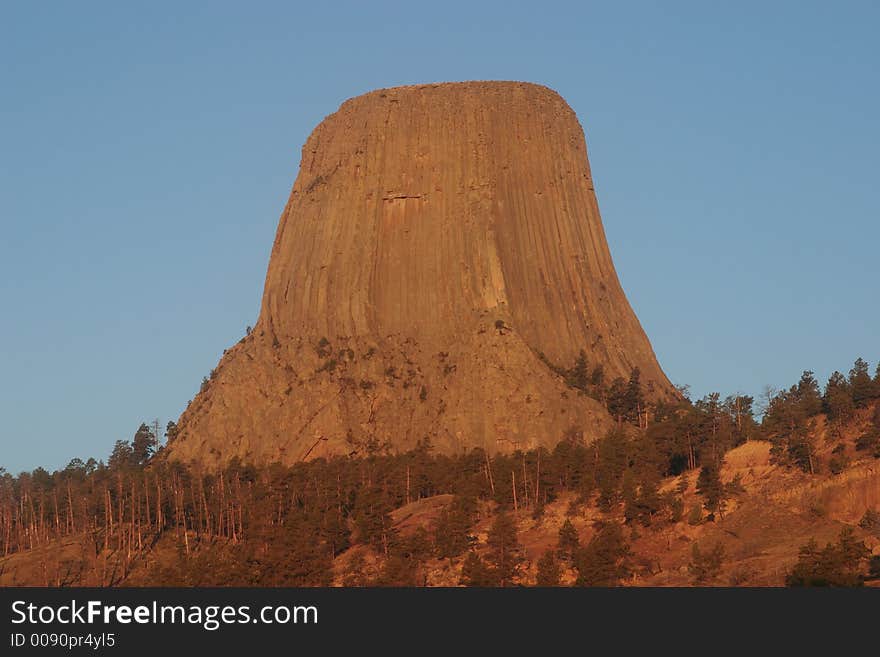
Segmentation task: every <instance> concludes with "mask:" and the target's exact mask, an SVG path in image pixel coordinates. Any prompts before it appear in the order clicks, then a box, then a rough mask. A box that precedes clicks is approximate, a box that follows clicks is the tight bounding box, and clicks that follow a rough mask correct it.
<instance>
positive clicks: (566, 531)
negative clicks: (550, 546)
mask: <svg viewBox="0 0 880 657" xmlns="http://www.w3.org/2000/svg"><path fill="white" fill-rule="evenodd" d="M556 547H557V549H558V550H559V554H560V555H562V556H564V557H566V558H568V559H574V557H575V554H577V551H578V550H579V549H580V547H581V541H580V536H579V535H578V530H577V529H576V528H575V526H574V525H573V524H572V523H571V520H569V519H568V518H566V519H565V522H563V523H562V527H560V528H559V542H558V543H557V545H556Z"/></svg>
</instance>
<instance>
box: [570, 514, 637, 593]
mask: <svg viewBox="0 0 880 657" xmlns="http://www.w3.org/2000/svg"><path fill="white" fill-rule="evenodd" d="M629 554H630V551H629V546H628V545H627V543H626V539H625V538H624V536H623V528H622V527H621V526H620V525H619V524H617V523H615V522H611V523H607V524H604V525H601V526H600V527H599V531H598V532H597V533H596V535H595V536H593V538H592V539H591V540H590V542H589V543H588V544H587V546H586V547H585V548H583V549H581V550H580V551H579V552H578V554H577V559H576V561H575V567H576V568H577V571H578V576H577V581H576V582H575V583H576V584H577V586H616V585H617V584H618V583H619V581H620V579H621V578H623V577H625V576H626V574H627V572H628V564H627V559H628V557H629Z"/></svg>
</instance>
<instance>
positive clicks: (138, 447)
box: [131, 423, 157, 465]
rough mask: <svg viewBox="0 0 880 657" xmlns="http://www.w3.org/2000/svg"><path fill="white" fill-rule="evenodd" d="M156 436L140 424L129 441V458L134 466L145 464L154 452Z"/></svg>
mask: <svg viewBox="0 0 880 657" xmlns="http://www.w3.org/2000/svg"><path fill="white" fill-rule="evenodd" d="M156 444H157V440H156V435H155V433H153V430H152V429H151V428H150V427H148V426H147V425H146V424H144V423H141V426H140V427H138V430H137V431H136V432H135V434H134V438H133V439H132V441H131V458H132V462H133V463H134V464H135V465H140V464H142V463H146V462H147V461H149V460H150V457H151V456H152V455H153V453H154V452H155V451H156Z"/></svg>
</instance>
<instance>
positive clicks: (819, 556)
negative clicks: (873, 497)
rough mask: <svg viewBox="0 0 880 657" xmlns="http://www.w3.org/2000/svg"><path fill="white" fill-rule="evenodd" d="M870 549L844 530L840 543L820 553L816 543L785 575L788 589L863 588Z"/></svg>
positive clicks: (809, 546)
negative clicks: (803, 587)
mask: <svg viewBox="0 0 880 657" xmlns="http://www.w3.org/2000/svg"><path fill="white" fill-rule="evenodd" d="M870 554H871V553H870V550H869V549H868V548H867V547H866V546H865V544H864V543H863V542H861V541H857V540H856V539H855V538H854V535H853V530H852V528H851V527H846V528H844V529H843V530H842V531H841V533H840V536H839V537H838V540H837V543H836V544H832V543H828V544H827V545H826V546H825V548H824V549H822V550H820V549H819V546H818V545H817V544H816V541H815V540H811V541H810V542H809V543H807V544H806V545H804V546H803V547H801V550H800V554H799V557H798V562H797V563H796V564H795V566H794V568H793V569H792V570H791V572H790V573H789V574H788V575H787V576H786V578H785V583H786V584H787V585H788V586H861V585H862V583H863V582H864V580H865V575H864V565H863V564H864V562H865V561H867V559H868V558H869V557H870Z"/></svg>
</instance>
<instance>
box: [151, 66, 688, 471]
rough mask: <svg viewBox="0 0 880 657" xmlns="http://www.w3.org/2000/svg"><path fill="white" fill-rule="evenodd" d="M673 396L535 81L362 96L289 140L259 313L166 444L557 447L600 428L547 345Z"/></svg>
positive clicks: (557, 104)
mask: <svg viewBox="0 0 880 657" xmlns="http://www.w3.org/2000/svg"><path fill="white" fill-rule="evenodd" d="M581 350H583V351H584V352H585V353H586V355H587V360H588V362H589V364H590V365H591V366H595V365H601V366H602V367H603V368H604V371H605V376H606V379H607V380H610V379H612V378H614V377H617V376H621V377H624V378H627V377H628V376H629V374H630V372H631V370H632V369H633V368H634V367H638V368H639V369H640V371H641V373H642V382H643V384H646V385H647V387H648V389H649V394H650V395H652V396H654V397H663V396H671V395H673V394H674V391H673V388H672V386H671V385H670V383H669V381H668V380H667V379H666V377H665V375H664V374H663V372H662V370H661V368H660V366H659V364H658V363H657V361H656V358H655V356H654V354H653V351H652V349H651V345H650V343H649V342H648V339H647V337H646V336H645V334H644V331H643V330H642V328H641V326H640V325H639V322H638V320H637V319H636V316H635V314H634V313H633V311H632V309H631V308H630V306H629V303H628V302H627V300H626V297H625V296H624V293H623V290H622V289H621V286H620V283H619V281H618V279H617V275H616V273H615V270H614V265H613V263H612V261H611V256H610V253H609V250H608V245H607V244H606V241H605V235H604V231H603V228H602V222H601V219H600V216H599V209H598V206H597V203H596V197H595V193H594V190H593V182H592V177H591V174H590V168H589V164H588V161H587V151H586V144H585V142H584V135H583V131H582V129H581V126H580V124H579V123H578V120H577V118H576V116H575V114H574V112H573V111H572V110H571V108H570V107H569V106H568V105H567V104H566V103H565V101H564V100H563V99H562V98H561V97H560V96H559V95H558V94H556V93H555V92H553V91H551V90H550V89H547V88H545V87H542V86H538V85H534V84H525V83H517V82H466V83H449V84H434V85H421V86H411V87H399V88H394V89H384V90H379V91H374V92H371V93H368V94H365V95H363V96H359V97H357V98H353V99H351V100H349V101H346V102H345V103H343V104H342V106H341V107H340V108H339V110H338V111H337V112H336V113H334V114H332V115H330V116H329V117H327V118H326V119H325V120H324V121H323V122H322V123H321V124H320V125H319V126H318V127H317V128H316V129H315V131H314V132H313V133H312V135H311V136H310V137H309V139H308V141H307V142H306V144H305V146H304V148H303V153H302V162H301V165H300V171H299V175H298V176H297V179H296V182H295V183H294V186H293V190H292V192H291V194H290V200H289V201H288V204H287V207H286V208H285V210H284V213H283V214H282V216H281V221H280V224H279V227H278V232H277V235H276V237H275V242H274V245H273V248H272V255H271V259H270V262H269V268H268V273H267V276H266V285H265V290H264V294H263V302H262V309H261V313H260V318H259V321H258V322H257V323H256V326H255V328H254V330H253V331H252V332H251V333H250V334H249V335H248V336H246V337H245V338H244V339H243V340H242V341H241V342H240V343H239V344H237V345H235V346H234V347H232V348H231V349H229V350H228V351H227V352H226V353H225V355H224V356H223V358H222V360H221V361H220V363H219V365H218V367H217V368H216V370H215V372H214V374H213V376H212V378H211V380H210V381H209V382H208V384H207V385H206V386H204V389H203V391H202V392H201V393H200V394H199V395H198V396H197V397H196V399H195V400H194V401H193V403H192V404H191V405H190V407H189V408H188V409H187V410H186V412H185V413H184V414H183V416H182V417H181V420H180V423H179V426H180V433H179V436H178V437H177V438H176V440H175V441H174V442H173V443H172V444H171V445H170V446H169V448H168V454H169V455H170V457H171V458H177V459H182V460H192V459H198V460H202V461H204V462H207V463H209V464H212V463H213V464H216V463H219V462H222V461H224V460H227V459H229V458H231V457H233V456H238V457H240V458H242V459H243V460H248V461H254V462H266V461H274V460H280V461H282V462H287V463H289V462H293V461H297V460H301V459H306V458H315V457H318V456H327V455H330V454H339V453H343V454H348V453H352V452H355V453H364V452H365V451H369V450H371V449H383V448H389V449H400V450H403V449H409V448H412V447H414V446H415V445H416V444H417V443H418V441H421V440H424V439H428V440H429V441H430V442H431V444H432V445H433V446H434V447H435V448H436V449H440V450H443V451H447V452H453V451H458V450H461V449H463V448H468V447H475V446H481V447H484V448H486V449H488V450H489V451H498V450H511V449H516V448H518V447H523V448H525V447H531V446H535V445H537V444H542V445H547V446H553V445H555V444H556V443H557V442H558V441H559V440H560V439H561V438H562V436H563V435H564V433H565V432H567V431H579V432H582V433H583V435H584V436H585V437H587V438H591V437H595V436H597V435H600V434H601V433H602V432H604V431H606V430H607V429H608V428H609V427H610V426H611V424H612V422H611V418H610V417H609V416H608V414H607V413H606V412H605V410H604V408H603V406H602V404H600V403H599V402H597V401H595V400H593V399H591V398H589V397H587V396H584V395H579V394H576V392H575V391H573V390H571V389H569V388H567V387H566V385H565V384H564V382H563V381H562V380H561V378H560V377H559V376H558V375H557V374H555V373H554V372H553V371H552V369H551V368H550V367H548V365H547V362H550V363H556V364H559V365H563V366H571V364H572V363H573V362H574V360H575V359H576V357H577V355H578V353H579V352H580V351H581Z"/></svg>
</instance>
